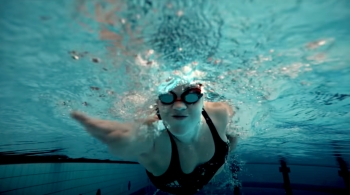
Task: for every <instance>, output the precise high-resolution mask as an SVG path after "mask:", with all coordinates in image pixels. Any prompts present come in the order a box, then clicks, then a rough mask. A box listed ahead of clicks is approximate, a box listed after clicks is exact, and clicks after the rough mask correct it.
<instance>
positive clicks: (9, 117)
mask: <svg viewBox="0 0 350 195" xmlns="http://www.w3.org/2000/svg"><path fill="white" fill-rule="evenodd" d="M23 4H24V5H23V6H22V8H19V7H18V6H15V4H14V3H7V4H6V6H7V7H8V8H9V9H7V10H4V12H2V14H3V18H4V19H3V20H1V23H0V26H1V29H5V30H3V31H2V32H1V36H0V37H1V43H2V45H3V46H4V47H2V48H1V49H0V51H1V55H2V57H1V62H2V69H3V71H2V72H1V73H0V75H1V83H0V84H1V89H2V91H3V93H2V95H1V96H0V98H1V107H2V109H1V111H0V113H1V117H2V118H3V119H4V120H2V121H1V122H0V125H1V128H2V129H5V130H4V131H3V132H4V133H3V134H4V135H5V136H7V137H6V138H8V139H11V140H12V142H13V143H16V140H17V141H21V140H28V139H29V140H30V138H28V137H26V136H22V135H23V132H25V131H28V132H31V133H32V134H37V135H38V139H39V140H40V135H45V136H46V135H48V137H50V135H52V137H51V139H52V140H54V139H55V136H53V135H57V134H58V135H66V136H71V137H74V139H72V140H71V142H74V141H78V140H79V141H80V142H82V143H84V144H85V146H86V148H89V149H85V148H84V147H83V146H81V147H77V148H65V150H64V151H63V153H64V154H67V155H69V156H72V157H81V156H82V155H84V156H85V157H89V156H94V157H95V158H96V157H100V158H104V157H107V158H111V157H110V155H109V154H107V153H104V152H102V151H99V150H100V149H94V147H93V146H95V144H98V143H95V141H93V140H91V138H90V137H88V136H87V135H86V134H85V133H84V132H83V131H82V130H81V129H80V128H78V127H77V125H76V124H75V122H74V121H71V119H70V118H69V117H68V113H69V111H71V110H72V109H79V110H82V111H84V112H87V113H89V114H90V115H93V116H99V117H102V118H105V119H119V120H129V119H130V118H132V117H134V115H142V114H144V112H143V110H144V109H145V108H148V107H149V106H150V105H152V104H153V100H154V97H155V96H154V95H155V93H154V91H155V89H156V88H155V86H157V85H158V84H159V83H161V82H164V80H165V79H166V78H167V77H169V76H171V75H173V74H176V75H180V76H187V77H191V78H195V79H198V80H200V81H202V82H203V83H204V84H205V86H206V90H207V92H208V93H207V97H206V98H207V100H208V101H227V102H229V103H230V104H232V105H233V106H234V108H235V111H236V115H235V117H234V118H233V123H232V126H231V130H232V131H234V132H235V133H237V134H239V135H240V137H241V139H240V143H241V144H240V145H239V146H238V148H237V150H238V151H241V153H250V152H254V151H259V153H261V155H265V156H272V155H276V154H279V155H290V156H309V157H310V156H312V155H316V154H320V153H331V152H332V151H331V150H330V149H320V148H331V147H330V145H331V142H332V140H333V141H335V142H337V143H340V144H343V143H346V141H348V140H349V139H350V138H349V137H348V136H346V135H347V134H348V131H349V128H350V120H349V118H350V115H349V109H350V98H349V96H350V87H349V85H348V83H350V77H349V71H350V67H349V62H350V59H349V55H346V54H348V53H349V51H350V48H349V45H350V44H349V43H350V37H349V30H350V29H349V28H347V21H349V18H350V14H349V13H348V11H347V10H348V8H349V7H350V5H349V3H348V2H346V1H338V2H330V1H329V2H322V3H320V2H319V1H307V2H304V1H289V3H279V1H269V2H264V3H261V2H260V3H259V2H256V1H240V2H238V1H225V2H224V3H223V2H222V3H220V4H218V3H214V2H212V1H200V3H197V4H194V3H191V2H189V1H176V2H175V1H174V2H173V1H169V2H165V1H163V2H149V1H113V3H110V2H109V1H105V2H103V1H75V2H71V1H64V3H63V4H58V3H57V2H56V3H55V2H50V3H49V2H48V3H45V4H46V5H42V4H39V3H30V5H29V4H28V3H26V2H23ZM27 4H28V5H27ZM23 7H26V10H22V9H24V8H23ZM29 13H35V14H34V15H30V14H29ZM29 15H30V16H29ZM147 98H148V99H147ZM42 129H45V130H42ZM310 137H312V139H310ZM75 138H76V139H75ZM38 139H35V140H38ZM48 139H50V138H48ZM66 142H67V141H66ZM68 142H69V141H68ZM55 143H56V142H55ZM84 144H83V145H84ZM317 144H324V147H318V146H317ZM63 145H65V144H63ZM311 145H315V147H310V146H311ZM343 145H344V147H345V149H343V150H342V151H343V153H344V154H347V153H349V146H348V145H346V144H343ZM43 146H44V145H43ZM17 147H18V146H16V144H12V145H11V146H8V145H6V146H2V147H0V149H1V150H2V151H8V150H16V148H17ZM40 147H41V146H40ZM40 147H38V148H40ZM57 147H62V141H57ZM262 147H263V148H265V150H262V149H261V148H262ZM86 151H88V152H87V153H85V152H86ZM97 151H98V152H97Z"/></svg>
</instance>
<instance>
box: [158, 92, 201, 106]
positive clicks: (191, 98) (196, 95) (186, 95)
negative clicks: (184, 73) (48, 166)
mask: <svg viewBox="0 0 350 195" xmlns="http://www.w3.org/2000/svg"><path fill="white" fill-rule="evenodd" d="M202 96H203V94H202V93H201V90H200V89H199V88H190V89H188V90H186V91H185V92H183V93H182V94H181V100H182V101H183V102H185V103H186V104H194V103H196V102H197V101H198V100H199V99H201V97H202ZM158 98H159V100H160V102H162V103H163V104H165V105H170V104H173V103H174V102H175V101H176V100H177V95H176V94H175V93H174V92H172V91H170V92H169V93H166V94H162V95H160V96H158Z"/></svg>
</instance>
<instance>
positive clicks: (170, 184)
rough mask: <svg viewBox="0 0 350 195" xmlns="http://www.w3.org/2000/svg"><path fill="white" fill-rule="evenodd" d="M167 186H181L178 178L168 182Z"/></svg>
mask: <svg viewBox="0 0 350 195" xmlns="http://www.w3.org/2000/svg"><path fill="white" fill-rule="evenodd" d="M166 186H167V187H171V188H180V187H181V186H180V184H179V182H177V181H176V180H175V181H173V182H171V183H168V184H166Z"/></svg>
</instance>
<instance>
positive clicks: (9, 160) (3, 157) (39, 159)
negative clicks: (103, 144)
mask: <svg viewBox="0 0 350 195" xmlns="http://www.w3.org/2000/svg"><path fill="white" fill-rule="evenodd" d="M29 163H114V164H139V163H137V162H132V161H119V160H109V159H105V160H101V159H89V158H69V157H68V156H65V155H41V156H31V155H28V154H11V155H9V154H5V153H1V152H0V165H8V164H29Z"/></svg>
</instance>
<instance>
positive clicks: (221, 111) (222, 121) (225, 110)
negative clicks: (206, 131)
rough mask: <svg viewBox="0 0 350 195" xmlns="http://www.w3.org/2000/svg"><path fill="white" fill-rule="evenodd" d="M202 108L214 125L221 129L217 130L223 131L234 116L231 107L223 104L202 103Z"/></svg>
mask: <svg viewBox="0 0 350 195" xmlns="http://www.w3.org/2000/svg"><path fill="white" fill-rule="evenodd" d="M204 108H205V110H206V111H207V113H208V115H209V116H210V118H212V120H213V123H214V125H215V126H217V127H221V128H219V129H223V131H225V129H226V125H227V124H228V123H229V122H230V120H231V118H232V116H233V115H234V114H235V113H234V111H233V109H232V107H231V106H230V105H229V104H227V103H225V102H204Z"/></svg>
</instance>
